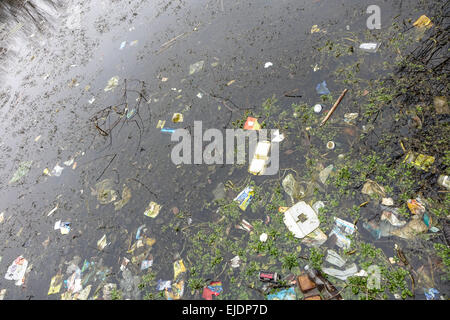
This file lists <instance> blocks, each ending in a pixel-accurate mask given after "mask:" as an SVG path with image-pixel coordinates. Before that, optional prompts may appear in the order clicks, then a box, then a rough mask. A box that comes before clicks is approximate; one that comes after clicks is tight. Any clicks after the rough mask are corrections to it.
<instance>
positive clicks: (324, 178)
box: [319, 164, 334, 184]
mask: <svg viewBox="0 0 450 320" xmlns="http://www.w3.org/2000/svg"><path fill="white" fill-rule="evenodd" d="M333 170H334V166H333V165H332V164H330V165H329V166H328V167H326V168H325V169H323V170H322V171H320V173H319V180H320V182H322V184H325V182H326V181H327V179H328V177H329V175H330V173H331V172H332V171H333Z"/></svg>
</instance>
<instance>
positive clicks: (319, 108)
mask: <svg viewBox="0 0 450 320" xmlns="http://www.w3.org/2000/svg"><path fill="white" fill-rule="evenodd" d="M321 111H322V105H320V104H316V105H314V112H315V113H320V112H321Z"/></svg>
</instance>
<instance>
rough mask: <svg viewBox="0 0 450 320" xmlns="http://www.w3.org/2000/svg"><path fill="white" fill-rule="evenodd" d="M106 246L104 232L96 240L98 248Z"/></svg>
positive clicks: (101, 248)
mask: <svg viewBox="0 0 450 320" xmlns="http://www.w3.org/2000/svg"><path fill="white" fill-rule="evenodd" d="M106 246H107V243H106V234H104V235H103V237H101V239H100V240H98V241H97V248H98V250H103V249H104V248H105V247H106Z"/></svg>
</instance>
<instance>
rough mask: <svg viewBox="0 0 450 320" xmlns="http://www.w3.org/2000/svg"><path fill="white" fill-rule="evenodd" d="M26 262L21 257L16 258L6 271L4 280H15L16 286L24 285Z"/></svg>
mask: <svg viewBox="0 0 450 320" xmlns="http://www.w3.org/2000/svg"><path fill="white" fill-rule="evenodd" d="M27 267H28V261H27V260H26V259H25V258H24V257H23V256H18V257H17V258H16V259H15V260H14V261H13V263H12V264H11V265H10V266H9V267H8V270H7V271H6V275H5V279H6V280H15V281H16V282H15V285H16V286H21V285H23V284H24V283H25V272H26V271H27Z"/></svg>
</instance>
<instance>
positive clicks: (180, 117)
mask: <svg viewBox="0 0 450 320" xmlns="http://www.w3.org/2000/svg"><path fill="white" fill-rule="evenodd" d="M172 122H174V123H178V122H183V115H182V114H181V113H174V114H173V116H172Z"/></svg>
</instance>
